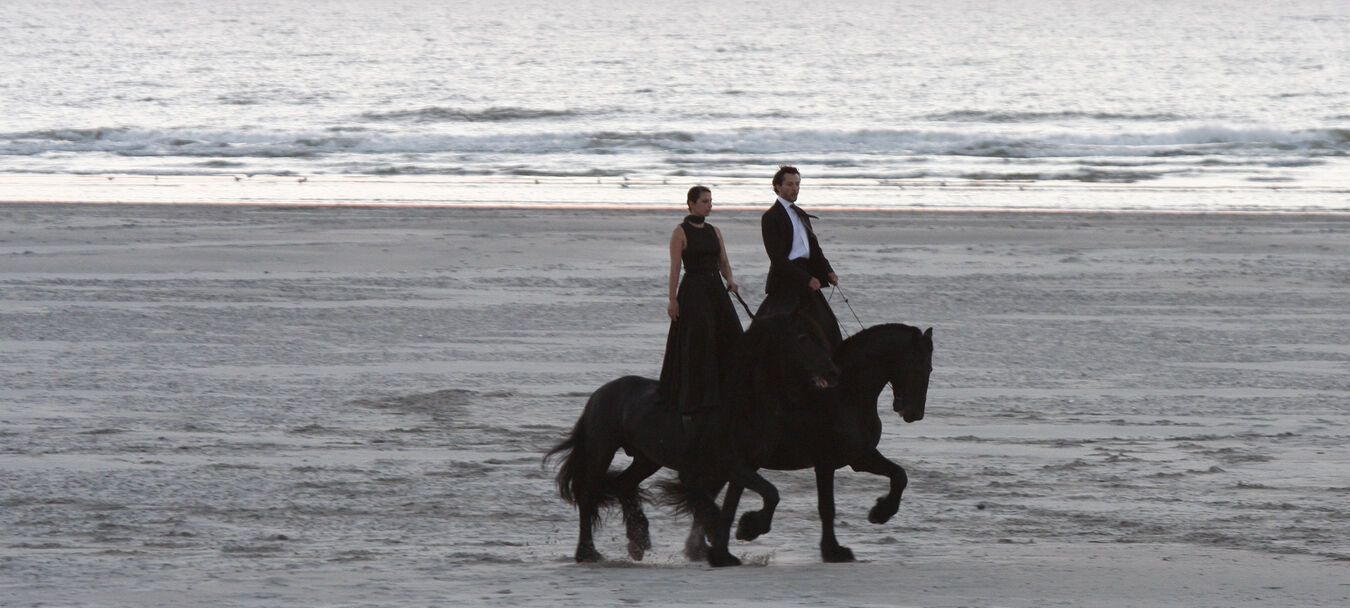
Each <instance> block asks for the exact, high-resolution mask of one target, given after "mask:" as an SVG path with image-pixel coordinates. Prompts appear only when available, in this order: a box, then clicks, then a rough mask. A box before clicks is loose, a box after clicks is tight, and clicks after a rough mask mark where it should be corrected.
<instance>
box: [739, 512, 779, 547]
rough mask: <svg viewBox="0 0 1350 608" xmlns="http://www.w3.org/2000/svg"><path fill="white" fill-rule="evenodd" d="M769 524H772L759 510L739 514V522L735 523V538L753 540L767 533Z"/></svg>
mask: <svg viewBox="0 0 1350 608" xmlns="http://www.w3.org/2000/svg"><path fill="white" fill-rule="evenodd" d="M771 525H773V524H772V523H770V522H769V520H768V519H766V518H765V517H764V514H763V513H761V512H759V511H750V512H748V513H745V514H744V515H741V521H740V523H739V524H736V540H755V539H756V538H759V537H760V536H762V535H764V534H768V533H769V527H770V526H771Z"/></svg>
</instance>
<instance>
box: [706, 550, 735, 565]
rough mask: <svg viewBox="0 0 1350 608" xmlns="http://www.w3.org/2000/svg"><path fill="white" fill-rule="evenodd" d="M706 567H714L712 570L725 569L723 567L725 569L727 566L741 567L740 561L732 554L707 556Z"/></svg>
mask: <svg viewBox="0 0 1350 608" xmlns="http://www.w3.org/2000/svg"><path fill="white" fill-rule="evenodd" d="M708 565H710V566H712V567H714V568H725V567H727V566H739V565H741V560H740V559H738V558H737V557H736V556H735V555H732V554H730V553H724V554H723V555H709V556H708Z"/></svg>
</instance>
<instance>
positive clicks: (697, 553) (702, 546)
mask: <svg viewBox="0 0 1350 608" xmlns="http://www.w3.org/2000/svg"><path fill="white" fill-rule="evenodd" d="M684 556H685V557H686V558H688V559H689V561H691V562H701V561H704V560H707V559H708V543H704V542H687V543H685V544H684Z"/></svg>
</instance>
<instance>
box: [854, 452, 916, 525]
mask: <svg viewBox="0 0 1350 608" xmlns="http://www.w3.org/2000/svg"><path fill="white" fill-rule="evenodd" d="M850 466H852V467H853V470H854V471H858V472H860V473H872V474H875V475H883V476H885V477H888V478H890V480H891V491H890V492H888V493H887V494H886V495H885V496H882V497H881V498H878V499H877V504H876V505H874V506H873V507H872V510H871V511H868V513H867V521H870V522H872V523H874V524H884V523H886V522H887V521H889V520H890V519H891V516H893V515H895V513H896V511H899V510H900V495H901V494H904V492H905V486H908V485H909V476H908V475H906V474H905V469H904V468H903V467H901V466H900V465H898V464H896V463H894V462H891V461H890V460H888V459H887V458H886V457H885V456H882V455H881V452H878V451H876V450H872V452H871V453H870V454H866V455H864V456H863V457H861V458H859V459H858V460H857V461H856V462H854V463H853V464H852V465H850Z"/></svg>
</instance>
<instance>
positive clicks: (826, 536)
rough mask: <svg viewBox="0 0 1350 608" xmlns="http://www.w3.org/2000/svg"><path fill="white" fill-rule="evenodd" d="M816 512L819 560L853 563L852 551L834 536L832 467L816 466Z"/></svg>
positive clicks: (826, 465)
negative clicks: (818, 528)
mask: <svg viewBox="0 0 1350 608" xmlns="http://www.w3.org/2000/svg"><path fill="white" fill-rule="evenodd" d="M816 510H817V511H819V512H820V558H821V559H823V560H825V561H826V562H829V563H838V562H851V561H853V551H852V550H851V549H849V548H848V547H844V546H841V545H840V544H839V539H837V538H835V536H834V467H832V466H830V465H828V464H818V465H816Z"/></svg>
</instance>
